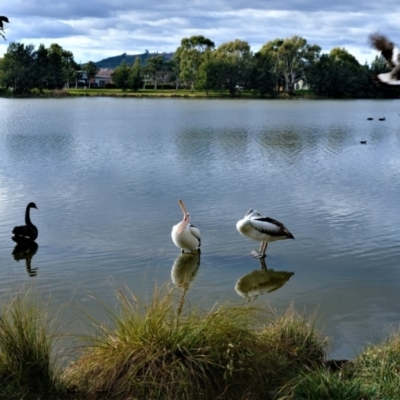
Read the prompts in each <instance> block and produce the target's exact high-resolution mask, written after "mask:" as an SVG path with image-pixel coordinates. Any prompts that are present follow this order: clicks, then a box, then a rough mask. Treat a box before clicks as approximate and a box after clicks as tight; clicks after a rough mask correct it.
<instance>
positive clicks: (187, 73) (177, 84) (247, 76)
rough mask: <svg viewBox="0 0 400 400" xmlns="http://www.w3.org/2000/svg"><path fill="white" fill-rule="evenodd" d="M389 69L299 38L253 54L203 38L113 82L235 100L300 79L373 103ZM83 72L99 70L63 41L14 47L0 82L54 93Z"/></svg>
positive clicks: (130, 68)
mask: <svg viewBox="0 0 400 400" xmlns="http://www.w3.org/2000/svg"><path fill="white" fill-rule="evenodd" d="M385 69H386V66H385V63H384V61H383V60H382V58H380V57H378V56H377V57H376V58H375V60H374V61H373V62H372V63H371V65H368V64H367V63H365V64H364V65H361V64H360V63H359V62H358V61H357V59H356V58H355V57H354V56H353V55H351V54H350V53H349V52H348V51H347V50H346V49H344V48H339V47H336V48H334V49H332V50H331V51H330V52H329V53H328V54H321V48H320V46H318V45H316V44H309V43H308V42H307V40H306V39H304V38H302V37H299V36H293V37H290V38H286V39H275V40H272V41H269V42H267V43H265V44H264V45H263V46H262V48H261V49H260V51H258V52H255V53H253V52H252V51H251V49H250V45H249V44H248V42H246V41H242V40H234V41H231V42H227V43H223V44H221V45H220V46H218V47H216V46H215V44H214V42H213V41H212V40H211V39H209V38H206V37H204V36H200V35H198V36H192V37H190V38H183V39H182V40H181V43H180V46H179V47H178V48H177V49H176V51H175V53H174V57H173V59H171V60H166V59H164V57H163V56H162V55H155V56H152V57H149V58H147V60H146V63H145V64H144V65H143V64H142V63H141V61H140V58H139V57H138V58H136V60H135V62H134V63H133V64H132V65H128V64H127V63H126V62H125V61H123V62H122V63H121V65H120V66H118V67H117V68H115V70H114V72H113V73H112V80H113V82H114V85H115V86H116V87H118V88H121V89H123V90H133V91H137V90H139V89H141V88H143V87H144V86H145V85H147V86H148V85H149V84H151V85H152V87H153V88H154V89H156V90H157V89H158V88H159V85H169V86H170V87H174V88H175V89H178V88H187V89H190V90H191V91H194V90H203V91H206V92H207V93H209V91H216V92H220V93H222V92H226V91H228V92H229V93H230V95H231V96H232V97H234V96H238V95H240V94H241V93H242V92H243V91H251V92H252V93H253V94H254V95H255V96H260V97H265V96H269V97H273V96H275V95H277V93H278V92H279V91H286V92H293V91H294V89H295V85H296V83H297V82H299V81H300V80H302V81H303V82H304V83H306V84H307V85H308V88H309V89H310V90H312V91H313V92H314V93H316V94H317V95H319V96H324V97H330V98H371V97H379V96H382V91H380V90H377V88H376V87H375V86H374V85H373V83H371V81H370V79H369V77H370V75H371V74H374V73H380V72H382V71H384V70H385ZM82 71H84V72H85V73H86V74H87V77H88V78H91V77H94V76H95V75H96V73H97V67H96V64H95V63H94V62H92V61H90V62H89V63H87V64H85V65H84V66H80V65H79V64H77V63H76V62H75V61H74V57H73V54H72V53H71V52H69V51H67V50H64V49H63V48H62V47H61V46H59V45H57V44H52V45H51V46H50V47H49V48H46V47H45V46H44V45H40V46H39V48H38V49H37V50H35V48H34V46H33V45H24V44H22V43H16V42H13V43H11V44H10V45H9V47H8V49H7V53H6V54H5V55H4V57H3V58H2V59H0V85H1V86H3V87H7V88H8V87H11V88H13V90H14V91H16V92H20V93H23V92H29V91H30V90H32V89H34V88H36V89H39V90H43V89H45V88H46V89H55V88H63V87H67V88H68V87H70V86H71V85H72V84H75V86H76V84H77V82H78V80H79V79H80V77H81V75H80V74H82Z"/></svg>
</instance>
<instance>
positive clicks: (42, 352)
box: [0, 288, 65, 399]
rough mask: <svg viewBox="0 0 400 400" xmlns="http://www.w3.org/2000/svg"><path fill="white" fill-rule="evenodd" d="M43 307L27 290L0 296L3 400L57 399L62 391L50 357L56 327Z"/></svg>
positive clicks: (62, 388)
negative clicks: (5, 296)
mask: <svg viewBox="0 0 400 400" xmlns="http://www.w3.org/2000/svg"><path fill="white" fill-rule="evenodd" d="M25 289H26V288H25ZM45 309H46V308H45V306H44V304H43V303H42V302H41V301H40V300H39V299H37V298H35V296H33V294H32V291H31V290H29V289H28V290H26V291H25V292H23V291H22V290H21V291H20V292H19V293H17V294H16V295H13V296H10V297H8V298H1V299H0V398H2V399H3V398H4V399H39V398H53V397H51V396H53V395H55V397H54V398H59V397H58V396H60V395H62V393H65V388H64V386H63V385H62V383H61V380H60V379H59V377H60V374H59V371H58V370H57V368H56V365H55V363H54V362H53V361H52V358H51V351H52V347H53V341H54V338H55V328H56V327H55V324H54V323H53V322H52V321H50V320H49V319H48V317H47V314H46V311H45Z"/></svg>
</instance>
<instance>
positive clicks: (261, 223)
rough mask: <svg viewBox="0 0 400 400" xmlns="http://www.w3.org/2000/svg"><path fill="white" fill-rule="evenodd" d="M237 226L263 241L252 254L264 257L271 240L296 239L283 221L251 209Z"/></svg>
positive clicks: (244, 232)
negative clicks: (258, 248)
mask: <svg viewBox="0 0 400 400" xmlns="http://www.w3.org/2000/svg"><path fill="white" fill-rule="evenodd" d="M236 228H237V230H238V231H239V233H241V234H242V235H244V236H247V237H249V238H250V239H253V240H255V241H257V242H261V246H260V250H259V251H257V250H253V251H252V252H251V256H252V257H255V258H264V257H265V253H266V251H267V246H268V243H269V242H274V241H276V240H284V239H294V236H293V235H292V234H291V233H290V232H289V230H288V229H287V228H286V226H285V225H283V224H282V222H279V221H276V220H275V219H272V218H269V217H263V216H262V215H261V214H260V213H259V212H258V211H256V210H253V209H250V210H249V211H248V212H247V214H246V215H245V216H244V218H243V219H241V220H240V221H238V222H237V224H236Z"/></svg>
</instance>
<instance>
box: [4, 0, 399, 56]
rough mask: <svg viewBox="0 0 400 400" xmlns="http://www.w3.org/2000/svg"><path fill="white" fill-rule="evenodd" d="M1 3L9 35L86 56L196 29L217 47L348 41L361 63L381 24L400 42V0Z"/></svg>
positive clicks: (150, 46) (153, 44)
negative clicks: (284, 40) (301, 40)
mask: <svg viewBox="0 0 400 400" xmlns="http://www.w3.org/2000/svg"><path fill="white" fill-rule="evenodd" d="M325 3H326V4H325ZM0 5H1V14H2V15H6V16H8V17H9V19H10V24H9V26H8V29H7V31H6V36H7V40H8V42H10V41H21V42H24V43H27V44H28V43H32V44H34V45H36V46H37V45H39V44H40V43H44V44H45V45H48V44H51V43H54V42H56V43H58V44H60V45H61V46H63V47H64V48H65V49H66V50H70V51H72V52H73V53H74V55H75V59H77V60H81V61H82V62H86V61H88V60H94V61H98V60H100V59H103V58H106V57H110V56H114V55H118V54H121V53H123V52H126V53H128V54H138V53H142V52H144V51H145V50H148V51H150V52H153V51H158V52H162V51H167V52H172V51H175V50H176V48H177V47H178V46H179V44H180V41H181V39H182V38H184V37H189V36H192V35H204V36H206V37H208V38H210V39H211V40H213V41H214V42H215V44H216V45H217V46H218V45H220V44H222V43H225V42H227V41H231V40H234V39H241V40H245V41H247V42H249V44H250V46H251V49H252V51H258V50H259V49H260V48H261V47H262V46H263V45H264V44H265V43H267V42H268V41H270V40H273V39H275V38H286V37H290V36H293V35H298V36H302V37H304V38H306V39H307V41H308V42H309V43H310V44H318V45H319V46H321V48H322V50H323V51H324V52H329V51H330V50H331V49H332V48H333V47H345V48H346V49H347V50H348V51H349V52H350V53H352V54H353V55H354V56H356V57H357V58H358V60H359V61H360V62H362V63H363V62H364V61H365V60H369V61H371V60H372V59H373V58H374V57H375V55H376V54H377V53H376V52H375V51H374V50H373V49H371V48H370V47H369V45H368V40H367V38H368V34H369V33H371V32H373V31H380V32H382V33H386V34H387V35H388V36H389V37H390V38H391V39H392V40H393V41H394V42H396V41H397V42H400V28H399V26H398V25H399V24H398V21H399V20H400V5H399V4H398V2H397V1H392V0H383V1H381V2H379V3H377V2H376V1H371V0H366V1H364V2H363V3H358V4H355V3H352V2H349V1H348V0H346V1H344V0H338V1H336V2H324V3H322V2H315V1H310V0H289V1H285V2H266V1H264V0H263V1H261V0H246V1H244V0H234V1H227V0H223V1H219V2H215V1H213V2H211V1H210V0H203V1H199V0H194V1H191V2H190V3H188V2H186V1H183V0H176V1H171V0H167V1H164V2H158V1H154V0H147V1H144V0H138V1H135V2H132V1H131V0H114V1H113V2H110V1H109V0H92V1H90V0H87V1H81V0H79V1H78V0H68V1H65V0H62V1H57V2H54V1H49V0H29V1H28V0H3V3H0ZM396 39H398V40H396ZM6 49H7V42H4V43H1V44H0V54H1V53H4V52H5V51H6Z"/></svg>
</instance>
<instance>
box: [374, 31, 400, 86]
mask: <svg viewBox="0 0 400 400" xmlns="http://www.w3.org/2000/svg"><path fill="white" fill-rule="evenodd" d="M369 40H370V42H371V44H372V46H373V47H375V49H377V50H379V51H380V52H381V55H382V57H383V58H384V59H385V60H386V62H387V64H388V66H389V67H390V68H392V70H391V71H390V72H386V73H382V74H378V75H373V77H372V79H373V81H374V82H375V83H376V84H377V85H379V86H382V87H392V88H396V87H398V88H400V50H399V48H398V47H397V46H395V45H394V44H393V43H392V42H391V41H390V40H388V39H387V38H386V37H385V36H383V35H381V34H379V33H373V34H371V35H370V36H369Z"/></svg>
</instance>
